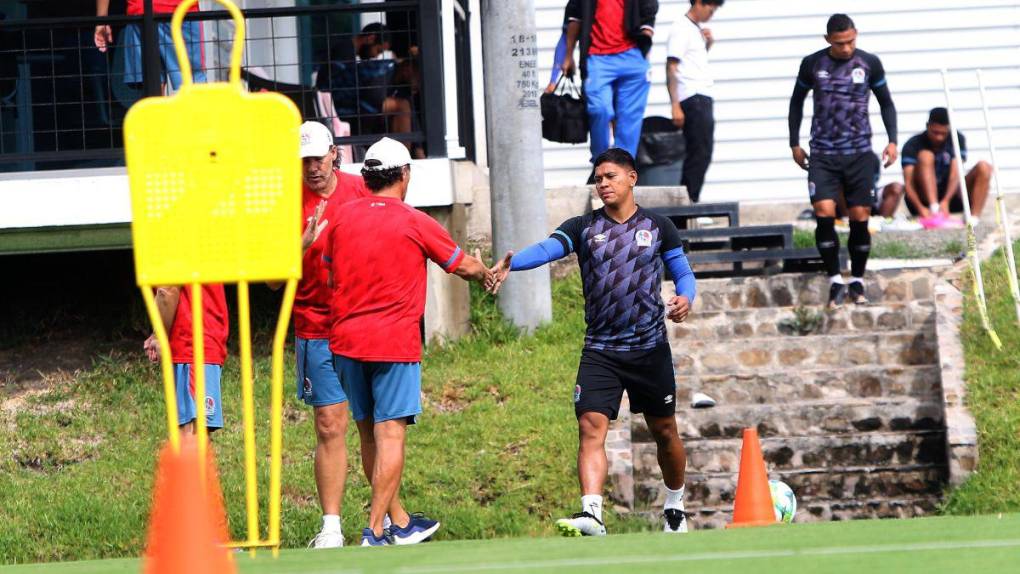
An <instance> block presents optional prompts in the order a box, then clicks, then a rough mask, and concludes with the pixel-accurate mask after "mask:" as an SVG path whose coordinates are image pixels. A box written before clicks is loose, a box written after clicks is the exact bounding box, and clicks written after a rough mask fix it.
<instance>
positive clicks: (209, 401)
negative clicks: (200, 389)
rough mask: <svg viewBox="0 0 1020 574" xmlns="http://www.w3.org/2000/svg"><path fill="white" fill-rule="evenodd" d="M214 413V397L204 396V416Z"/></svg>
mask: <svg viewBox="0 0 1020 574" xmlns="http://www.w3.org/2000/svg"><path fill="white" fill-rule="evenodd" d="M214 414H216V399H214V398H212V397H206V398H205V416H207V417H211V416H213V415H214Z"/></svg>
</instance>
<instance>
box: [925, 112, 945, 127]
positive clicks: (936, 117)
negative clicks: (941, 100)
mask: <svg viewBox="0 0 1020 574" xmlns="http://www.w3.org/2000/svg"><path fill="white" fill-rule="evenodd" d="M928 123H929V124H938V125H940V126H948V125H949V110H947V109H946V108H932V109H931V111H930V112H928Z"/></svg>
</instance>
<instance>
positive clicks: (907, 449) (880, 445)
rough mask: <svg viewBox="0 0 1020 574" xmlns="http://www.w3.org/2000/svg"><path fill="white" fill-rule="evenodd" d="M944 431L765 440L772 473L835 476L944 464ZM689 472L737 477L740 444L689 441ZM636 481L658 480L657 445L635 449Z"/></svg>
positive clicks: (764, 450)
mask: <svg viewBox="0 0 1020 574" xmlns="http://www.w3.org/2000/svg"><path fill="white" fill-rule="evenodd" d="M945 440H946V438H945V432H944V431H942V430H929V431H907V432H882V433H878V432H876V433H860V434H844V435H828V436H811V437H808V436H798V437H775V438H765V439H762V440H761V448H762V456H764V457H765V464H766V466H767V467H768V469H769V471H770V472H786V471H797V472H807V471H810V472H814V471H822V472H834V471H833V470H832V469H836V468H898V467H902V466H911V465H917V464H936V465H943V466H944V465H945V464H946V451H945ZM684 446H685V447H686V451H687V468H688V472H690V473H697V474H698V475H705V476H707V475H729V474H733V475H735V474H736V473H737V472H738V471H739V470H740V449H741V441H740V440H739V439H714V440H707V439H692V440H687V441H685V444H684ZM633 453H634V479H635V480H645V479H647V478H655V479H658V478H660V476H661V475H660V474H659V465H658V463H657V462H656V458H655V453H656V448H655V444H654V443H645V442H641V443H637V442H636V443H634V445H633Z"/></svg>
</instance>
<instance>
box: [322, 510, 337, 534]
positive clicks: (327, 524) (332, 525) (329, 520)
mask: <svg viewBox="0 0 1020 574" xmlns="http://www.w3.org/2000/svg"><path fill="white" fill-rule="evenodd" d="M322 530H323V531H326V532H340V516H339V515H337V514H323V515H322Z"/></svg>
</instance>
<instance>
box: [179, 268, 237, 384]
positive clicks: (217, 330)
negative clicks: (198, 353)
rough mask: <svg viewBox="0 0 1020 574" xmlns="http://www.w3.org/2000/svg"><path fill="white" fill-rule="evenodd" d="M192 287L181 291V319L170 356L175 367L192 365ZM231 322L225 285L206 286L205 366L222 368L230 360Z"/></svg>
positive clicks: (204, 305) (204, 315) (203, 330)
mask: <svg viewBox="0 0 1020 574" xmlns="http://www.w3.org/2000/svg"><path fill="white" fill-rule="evenodd" d="M191 319H192V315H191V287H189V286H184V287H181V299H180V301H179V302H178V303H177V315H175V316H174V324H173V326H172V327H171V328H170V355H171V357H172V358H173V362H174V363H175V364H180V363H191V362H192V361H194V356H193V355H192V351H193V350H194V349H193V343H192V338H191ZM229 330H230V319H229V317H228V316H227V297H226V295H224V293H223V285H203V286H202V338H204V339H205V364H207V365H222V364H223V361H224V360H225V359H226V358H227V333H228V332H229Z"/></svg>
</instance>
